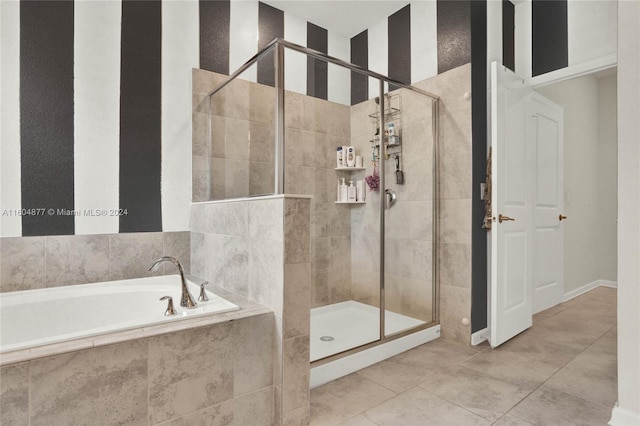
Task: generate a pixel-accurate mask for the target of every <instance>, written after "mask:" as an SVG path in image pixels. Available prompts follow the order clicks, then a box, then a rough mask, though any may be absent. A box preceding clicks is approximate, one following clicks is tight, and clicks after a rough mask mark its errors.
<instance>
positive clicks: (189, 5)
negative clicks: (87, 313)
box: [0, 0, 470, 237]
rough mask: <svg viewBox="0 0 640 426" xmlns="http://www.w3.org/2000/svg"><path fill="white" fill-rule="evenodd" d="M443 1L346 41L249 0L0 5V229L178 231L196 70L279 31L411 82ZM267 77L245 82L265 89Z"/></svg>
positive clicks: (315, 90)
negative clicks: (0, 124) (0, 136)
mask: <svg viewBox="0 0 640 426" xmlns="http://www.w3.org/2000/svg"><path fill="white" fill-rule="evenodd" d="M441 3H442V5H444V4H445V3H447V2H443V1H439V2H438V3H437V4H436V3H435V2H412V3H411V4H410V5H408V6H406V7H404V8H402V9H401V10H399V11H397V12H396V13H394V14H392V15H391V16H390V17H388V18H387V19H384V20H382V21H381V22H379V23H377V24H375V25H374V26H372V27H371V28H369V29H367V30H366V31H364V32H363V33H362V34H360V35H359V36H356V37H354V38H353V39H349V38H348V37H345V36H342V35H340V34H336V33H332V32H330V31H327V30H326V29H324V28H322V27H319V26H317V25H315V24H314V23H312V22H307V21H305V20H303V19H300V18H297V17H295V16H292V15H290V14H288V13H286V12H283V11H280V10H278V9H275V8H273V7H271V6H268V5H266V4H262V3H260V2H257V1H224V0H223V1H206V0H199V1H195V0H183V1H131V0H124V1H123V0H114V1H89V0H75V1H49V2H44V1H41V2H38V1H23V2H20V1H14V0H8V1H3V2H0V20H1V26H0V31H1V40H0V43H1V47H2V51H1V54H2V61H1V67H2V70H1V71H2V76H3V78H2V86H1V94H2V103H1V105H0V107H1V108H0V109H1V111H0V112H1V119H2V128H1V132H2V146H1V151H2V156H1V157H0V166H1V169H0V175H1V177H2V180H1V183H0V185H1V192H0V214H1V216H0V236H2V237H8V236H23V235H24V236H27V235H73V234H101V233H118V232H156V231H181V230H187V229H188V226H189V222H188V221H189V215H188V206H189V203H190V201H191V166H190V164H191V162H190V158H191V147H190V141H191V99H190V92H191V90H190V84H191V81H190V78H191V68H203V69H208V70H211V71H215V72H219V73H229V72H231V71H233V70H235V69H237V68H238V67H239V66H240V65H242V63H244V62H245V61H246V60H247V59H248V58H250V57H251V56H252V55H254V54H255V53H256V52H257V50H258V48H259V46H261V45H264V44H265V43H267V42H268V41H270V39H271V38H273V37H274V36H284V38H285V39H287V40H290V41H292V42H295V43H298V44H301V45H305V46H310V47H313V48H315V49H317V50H320V51H324V52H327V53H328V54H329V55H331V56H335V57H338V58H340V59H343V60H347V61H353V62H356V63H359V64H361V65H364V66H367V67H368V68H370V69H373V70H374V71H377V72H380V73H383V74H392V77H394V78H397V79H398V80H401V81H406V82H416V81H420V80H423V79H425V78H427V77H430V76H433V75H434V74H436V73H437V72H438V70H443V69H444V68H446V66H444V67H443V64H442V63H441V62H442V58H444V56H443V50H442V46H443V45H442V43H438V40H439V39H442V38H443V37H445V36H447V37H451V34H447V29H446V28H444V27H442V26H440V27H438V25H437V17H438V16H439V15H437V11H438V9H441V11H442V9H443V8H446V5H445V6H442V5H441ZM465 3H466V2H465ZM458 36H460V37H463V38H465V39H466V40H467V42H465V43H466V44H465V46H466V45H468V38H469V32H468V31H463V32H461V33H459V34H458ZM446 48H447V49H448V50H449V51H451V49H455V46H447V47H446ZM465 49H466V48H465ZM467 50H468V49H467ZM286 55H287V57H286V65H285V66H286V68H285V73H286V80H285V85H286V89H287V90H291V91H295V92H299V93H303V94H310V95H313V96H317V97H319V98H322V99H327V100H329V101H332V102H339V103H343V104H351V103H354V102H359V101H361V100H364V99H368V98H369V96H372V93H375V92H376V91H377V83H375V82H366V81H365V82H363V81H362V80H360V81H357V84H356V85H354V84H353V82H354V80H353V79H352V76H351V73H350V72H349V71H348V70H345V69H341V68H340V67H337V66H335V65H331V64H325V63H322V62H318V61H311V62H309V61H308V60H307V58H306V57H304V56H303V55H300V54H297V53H296V52H287V54H286ZM458 56H459V57H460V58H462V59H461V61H466V62H468V61H469V59H470V53H469V52H468V51H464V52H459V55H458ZM269 71H270V70H268V64H266V65H265V66H264V68H262V69H258V67H252V69H250V70H249V71H248V72H247V73H246V74H245V75H243V78H246V79H248V80H251V81H260V82H264V83H267V84H270V83H271V82H270V80H269V77H268V76H267V75H268V74H269V73H270V72H269ZM271 74H272V73H271ZM363 83H364V85H363ZM370 85H375V86H376V87H375V91H374V90H371V89H370V88H369V86H370ZM23 209H33V210H31V211H22V210H23ZM49 209H53V210H51V211H50V210H49ZM125 210H126V215H123V214H122V213H124V211H125ZM50 212H51V213H50ZM105 212H106V213H105ZM21 213H35V214H30V215H21ZM119 214H120V215H119Z"/></svg>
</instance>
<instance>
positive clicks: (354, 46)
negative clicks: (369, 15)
mask: <svg viewBox="0 0 640 426" xmlns="http://www.w3.org/2000/svg"><path fill="white" fill-rule="evenodd" d="M351 63H352V64H356V65H360V66H361V67H363V68H367V69H368V68H369V34H368V33H367V30H364V31H363V32H361V33H360V34H358V35H357V36H354V37H351ZM367 99H369V79H368V78H367V76H366V75H362V74H360V73H357V72H355V71H351V105H355V104H359V103H360V102H362V101H366V100H367Z"/></svg>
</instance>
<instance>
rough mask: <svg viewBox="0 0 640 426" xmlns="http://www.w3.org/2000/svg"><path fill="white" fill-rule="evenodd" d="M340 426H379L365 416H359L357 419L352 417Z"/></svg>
mask: <svg viewBox="0 0 640 426" xmlns="http://www.w3.org/2000/svg"><path fill="white" fill-rule="evenodd" d="M339 426H378V425H377V424H376V423H374V422H372V421H371V420H369V419H368V418H366V417H365V416H364V415H363V414H358V415H357V416H355V417H351V418H350V419H349V420H345V421H344V422H342V423H340V425H339Z"/></svg>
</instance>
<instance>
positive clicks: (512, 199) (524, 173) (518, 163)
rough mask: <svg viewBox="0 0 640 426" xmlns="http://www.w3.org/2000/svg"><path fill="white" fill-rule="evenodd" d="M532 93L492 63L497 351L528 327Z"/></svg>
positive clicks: (492, 319)
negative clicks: (529, 103) (528, 121)
mask: <svg viewBox="0 0 640 426" xmlns="http://www.w3.org/2000/svg"><path fill="white" fill-rule="evenodd" d="M530 93H531V89H530V88H529V87H528V86H527V85H526V84H524V82H523V81H522V79H521V78H519V77H518V76H517V75H516V74H514V73H513V72H511V71H510V70H509V69H507V68H505V67H504V66H502V65H498V64H497V63H496V62H493V63H491V150H492V161H491V164H492V167H491V175H492V176H491V179H492V194H491V204H492V214H493V218H494V222H493V225H492V230H491V252H490V259H491V268H490V274H491V280H490V281H491V284H490V288H489V304H490V306H489V312H490V316H489V328H490V337H489V343H490V344H491V346H492V347H496V346H498V345H500V344H502V343H504V342H505V341H507V340H509V339H510V338H512V337H513V336H515V335H516V334H518V333H520V332H522V331H523V330H525V329H527V328H529V327H531V324H532V306H533V305H532V286H531V282H532V269H531V265H532V260H533V253H532V248H533V244H532V243H533V236H532V235H531V234H532V233H531V224H532V216H533V209H532V202H531V199H532V197H531V188H532V185H531V178H532V171H533V167H532V161H531V160H532V154H533V150H532V149H531V147H530V146H529V145H528V144H527V138H526V125H525V124H526V112H527V100H528V96H529V94H530Z"/></svg>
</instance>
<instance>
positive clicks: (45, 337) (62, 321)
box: [0, 275, 240, 353]
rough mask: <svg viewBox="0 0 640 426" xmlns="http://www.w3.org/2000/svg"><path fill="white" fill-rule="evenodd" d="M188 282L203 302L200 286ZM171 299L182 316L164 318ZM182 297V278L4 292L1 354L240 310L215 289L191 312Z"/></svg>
mask: <svg viewBox="0 0 640 426" xmlns="http://www.w3.org/2000/svg"><path fill="white" fill-rule="evenodd" d="M187 284H188V286H189V291H190V292H191V295H192V296H193V297H194V299H197V297H198V295H199V294H200V287H199V286H198V285H196V284H195V283H194V282H192V281H189V280H188V283H187ZM166 295H168V296H171V297H173V303H174V307H175V308H176V310H177V311H178V314H177V315H174V316H164V312H165V309H166V307H167V302H166V301H160V300H159V299H160V298H161V297H162V296H166ZM180 295H181V285H180V276H179V275H166V276H158V277H149V278H139V279H132V280H120V281H109V282H103V283H94V284H82V285H72V286H65V287H54V288H46V289H38V290H26V291H15V292H10V293H0V353H6V352H10V351H16V350H20V349H27V348H34V347H38V346H43V345H49V344H53V343H58V342H66V341H70V340H75V339H80V338H84V337H91V336H97V335H101V334H107V333H113V332H117V331H123V330H130V329H134V328H140V327H144V326H149V325H154V324H162V323H165V322H171V321H178V320H184V319H188V318H193V317H197V316H203V315H211V314H217V313H222V312H230V311H235V310H238V309H240V308H239V307H238V306H237V305H235V304H233V303H231V302H229V301H227V300H225V299H223V298H222V297H219V296H217V295H215V294H213V293H211V292H210V291H207V296H208V297H209V301H207V302H198V306H197V307H196V308H194V309H187V308H183V307H181V306H180Z"/></svg>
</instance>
